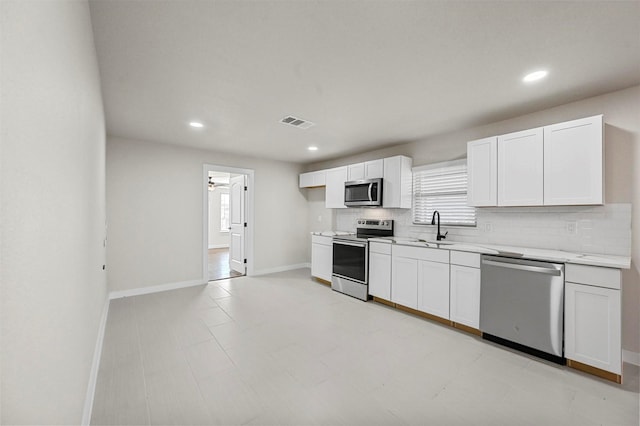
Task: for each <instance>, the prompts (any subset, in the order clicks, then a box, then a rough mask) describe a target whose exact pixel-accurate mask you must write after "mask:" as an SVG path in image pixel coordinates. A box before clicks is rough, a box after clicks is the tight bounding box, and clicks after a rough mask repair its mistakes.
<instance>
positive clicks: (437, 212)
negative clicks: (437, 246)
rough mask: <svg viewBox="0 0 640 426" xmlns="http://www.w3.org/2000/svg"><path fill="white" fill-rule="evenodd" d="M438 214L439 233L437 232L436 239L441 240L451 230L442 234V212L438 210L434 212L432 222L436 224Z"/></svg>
mask: <svg viewBox="0 0 640 426" xmlns="http://www.w3.org/2000/svg"><path fill="white" fill-rule="evenodd" d="M436 214H437V215H438V233H437V234H436V241H440V240H444V239H445V238H447V234H448V233H449V231H447V232H445V233H444V235H442V234H440V212H439V211H438V210H435V211H434V212H433V216H431V224H432V225H435V224H436Z"/></svg>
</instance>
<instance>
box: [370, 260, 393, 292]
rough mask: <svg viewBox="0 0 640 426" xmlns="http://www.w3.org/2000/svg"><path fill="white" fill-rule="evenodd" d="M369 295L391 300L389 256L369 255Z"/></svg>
mask: <svg viewBox="0 0 640 426" xmlns="http://www.w3.org/2000/svg"><path fill="white" fill-rule="evenodd" d="M369 294H370V295H372V296H376V297H379V298H381V299H384V300H391V255H388V254H380V253H369Z"/></svg>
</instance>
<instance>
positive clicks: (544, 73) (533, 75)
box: [522, 70, 549, 83]
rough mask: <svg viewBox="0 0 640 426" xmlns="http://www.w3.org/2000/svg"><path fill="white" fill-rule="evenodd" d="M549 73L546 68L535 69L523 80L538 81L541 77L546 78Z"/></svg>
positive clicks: (527, 81)
mask: <svg viewBox="0 0 640 426" xmlns="http://www.w3.org/2000/svg"><path fill="white" fill-rule="evenodd" d="M547 74H549V73H548V72H547V71H545V70H540V71H534V72H532V73H529V74H527V75H525V76H524V78H523V79H522V81H524V82H525V83H533V82H534V81H538V80H540V79H543V78H545V77H546V76H547Z"/></svg>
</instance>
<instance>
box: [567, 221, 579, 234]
mask: <svg viewBox="0 0 640 426" xmlns="http://www.w3.org/2000/svg"><path fill="white" fill-rule="evenodd" d="M566 229H567V234H569V235H575V234H577V233H578V223H577V222H567V225H566Z"/></svg>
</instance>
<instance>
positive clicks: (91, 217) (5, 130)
mask: <svg viewBox="0 0 640 426" xmlns="http://www.w3.org/2000/svg"><path fill="white" fill-rule="evenodd" d="M0 7H1V18H0V27H1V28H2V42H1V45H2V77H1V78H2V80H1V88H2V94H1V98H2V106H1V116H2V119H1V122H2V156H1V159H2V160H1V161H2V162H1V170H2V172H1V176H2V179H1V182H2V183H1V189H2V203H1V205H2V210H1V212H2V213H1V214H2V218H1V219H0V226H1V230H2V256H1V259H2V266H1V267H0V271H1V274H2V277H1V278H2V280H1V281H2V296H1V297H0V299H1V300H2V302H1V303H2V335H1V342H2V350H1V353H2V361H1V368H0V370H1V371H2V373H1V374H2V377H1V380H0V382H1V383H2V384H1V407H2V409H1V411H2V415H1V421H0V423H2V424H78V423H80V422H81V420H82V418H83V405H84V402H85V395H86V394H87V384H88V381H89V376H90V369H91V364H92V359H93V354H94V349H95V347H96V339H97V335H98V329H99V324H100V319H101V316H102V313H103V308H104V306H105V302H106V297H107V293H106V280H105V272H104V271H103V270H102V265H103V263H104V261H105V250H104V248H103V238H104V231H105V228H104V224H105V194H104V186H105V180H104V171H105V170H104V164H105V156H104V155H105V154H104V147H105V136H104V135H105V129H104V115H103V110H102V98H101V94H100V82H99V75H98V68H97V62H96V53H95V49H94V45H93V34H92V30H91V22H90V19H89V5H88V4H87V2H84V1H73V2H71V1H65V2H60V1H49V2H33V1H15V2H13V1H2V2H1V3H0Z"/></svg>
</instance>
